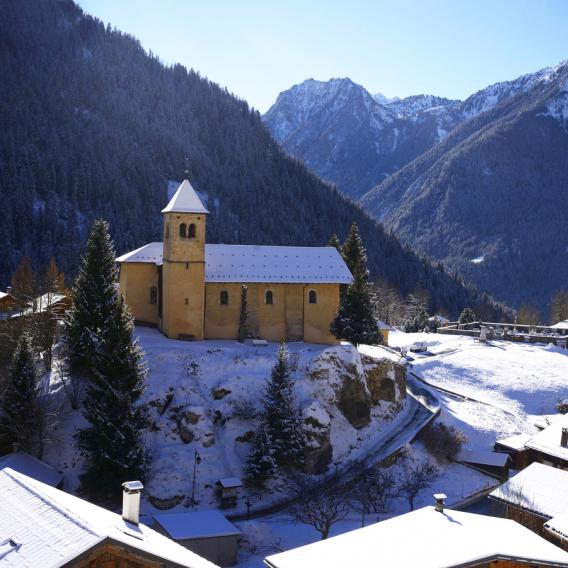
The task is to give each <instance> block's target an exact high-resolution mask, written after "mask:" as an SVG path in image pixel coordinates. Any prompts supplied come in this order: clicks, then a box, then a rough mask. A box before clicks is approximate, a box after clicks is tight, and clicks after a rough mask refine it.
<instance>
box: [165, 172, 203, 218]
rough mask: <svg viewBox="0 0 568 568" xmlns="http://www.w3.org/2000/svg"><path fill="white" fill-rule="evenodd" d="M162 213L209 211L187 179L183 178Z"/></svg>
mask: <svg viewBox="0 0 568 568" xmlns="http://www.w3.org/2000/svg"><path fill="white" fill-rule="evenodd" d="M162 213H209V211H207V209H206V208H205V205H203V203H202V202H201V199H199V196H198V195H197V192H196V191H195V189H193V187H192V186H191V184H190V183H189V180H188V179H184V180H183V182H182V183H181V185H180V186H179V188H178V190H177V191H176V192H175V194H174V196H173V197H172V198H171V200H170V202H169V203H168V204H167V205H166V207H165V208H164V209H162Z"/></svg>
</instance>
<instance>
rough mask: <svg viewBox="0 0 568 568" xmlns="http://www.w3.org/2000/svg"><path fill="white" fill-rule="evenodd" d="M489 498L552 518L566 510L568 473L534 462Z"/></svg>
mask: <svg viewBox="0 0 568 568" xmlns="http://www.w3.org/2000/svg"><path fill="white" fill-rule="evenodd" d="M489 496H490V497H491V498H493V499H496V500H498V501H502V502H504V503H507V504H510V505H513V506H515V507H518V508H522V509H525V510H527V511H530V512H532V513H536V514H537V515H541V516H542V517H547V518H552V517H555V516H556V515H560V514H561V513H564V512H565V511H568V471H564V470H562V469H558V468H555V467H550V466H548V465H543V464H540V463H536V462H535V463H532V464H531V465H529V467H527V468H526V469H523V471H521V472H519V473H517V475H515V476H514V477H511V479H509V481H507V482H506V483H503V485H501V486H500V487H498V488H497V489H495V490H494V491H493V492H491V493H490V494H489Z"/></svg>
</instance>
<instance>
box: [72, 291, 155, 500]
mask: <svg viewBox="0 0 568 568" xmlns="http://www.w3.org/2000/svg"><path fill="white" fill-rule="evenodd" d="M111 310H112V311H111V313H110V315H109V320H110V322H111V325H109V326H107V327H106V328H105V330H104V332H103V333H102V334H101V332H99V334H100V335H99V336H98V342H97V353H96V358H95V365H94V368H93V372H92V377H91V380H90V381H89V384H88V386H87V391H86V397H85V401H84V416H85V418H86V419H87V420H88V421H89V424H90V426H89V427H87V428H84V429H82V430H79V431H78V432H77V434H76V437H77V441H78V445H79V448H80V450H81V453H82V455H83V456H85V457H86V461H87V468H86V472H85V474H84V475H83V476H82V478H81V481H82V484H83V488H84V489H85V490H86V491H87V492H88V493H90V494H93V495H98V496H101V495H102V496H105V497H108V498H111V496H112V495H116V488H117V484H120V483H121V482H123V481H127V480H129V479H143V478H144V465H145V452H144V448H143V444H142V438H141V435H142V431H143V430H144V429H145V428H146V427H147V416H146V412H145V409H144V408H143V407H142V406H141V405H140V404H139V400H140V397H141V396H142V394H143V392H144V389H145V376H146V369H145V366H144V363H143V353H142V351H141V349H140V347H139V346H138V344H137V342H136V341H135V340H134V337H133V335H134V320H133V317H132V315H131V314H130V312H129V310H128V308H127V306H126V304H125V303H124V298H123V297H122V296H119V297H118V298H116V299H115V301H114V303H113V304H112V308H111Z"/></svg>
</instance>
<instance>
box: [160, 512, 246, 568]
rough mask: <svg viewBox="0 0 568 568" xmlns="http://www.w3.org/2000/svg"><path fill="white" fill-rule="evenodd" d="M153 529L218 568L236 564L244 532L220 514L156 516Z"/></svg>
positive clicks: (187, 513)
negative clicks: (239, 540)
mask: <svg viewBox="0 0 568 568" xmlns="http://www.w3.org/2000/svg"><path fill="white" fill-rule="evenodd" d="M154 528H155V529H156V530H157V531H158V532H160V533H162V534H165V535H166V536H168V537H169V538H171V539H172V540H175V541H176V542H177V543H178V544H180V545H182V546H184V547H185V548H187V549H189V550H191V551H193V552H195V553H196V554H199V556H202V557H203V558H206V559H207V560H210V561H211V562H214V563H215V564H218V565H219V566H232V565H233V564H235V562H236V559H237V547H238V538H239V536H240V534H241V531H239V529H238V528H237V527H236V526H235V525H233V524H232V523H231V522H230V521H228V520H227V519H226V518H225V516H224V515H223V514H221V513H220V512H219V511H216V510H213V511H189V512H184V513H169V514H168V513H164V514H159V515H154Z"/></svg>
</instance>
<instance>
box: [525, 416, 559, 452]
mask: <svg viewBox="0 0 568 568" xmlns="http://www.w3.org/2000/svg"><path fill="white" fill-rule="evenodd" d="M562 428H568V414H566V415H565V416H562V417H561V418H559V419H558V420H555V421H554V422H553V423H552V424H551V425H550V426H548V427H547V428H545V429H544V430H543V431H542V432H539V433H538V434H536V435H535V436H533V437H532V438H531V439H530V440H528V441H527V443H526V444H525V446H526V447H527V448H530V449H531V450H537V451H539V452H542V453H543V454H547V455H549V456H554V457H556V458H560V459H563V460H566V461H568V448H564V447H563V446H561V445H560V439H561V436H562Z"/></svg>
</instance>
